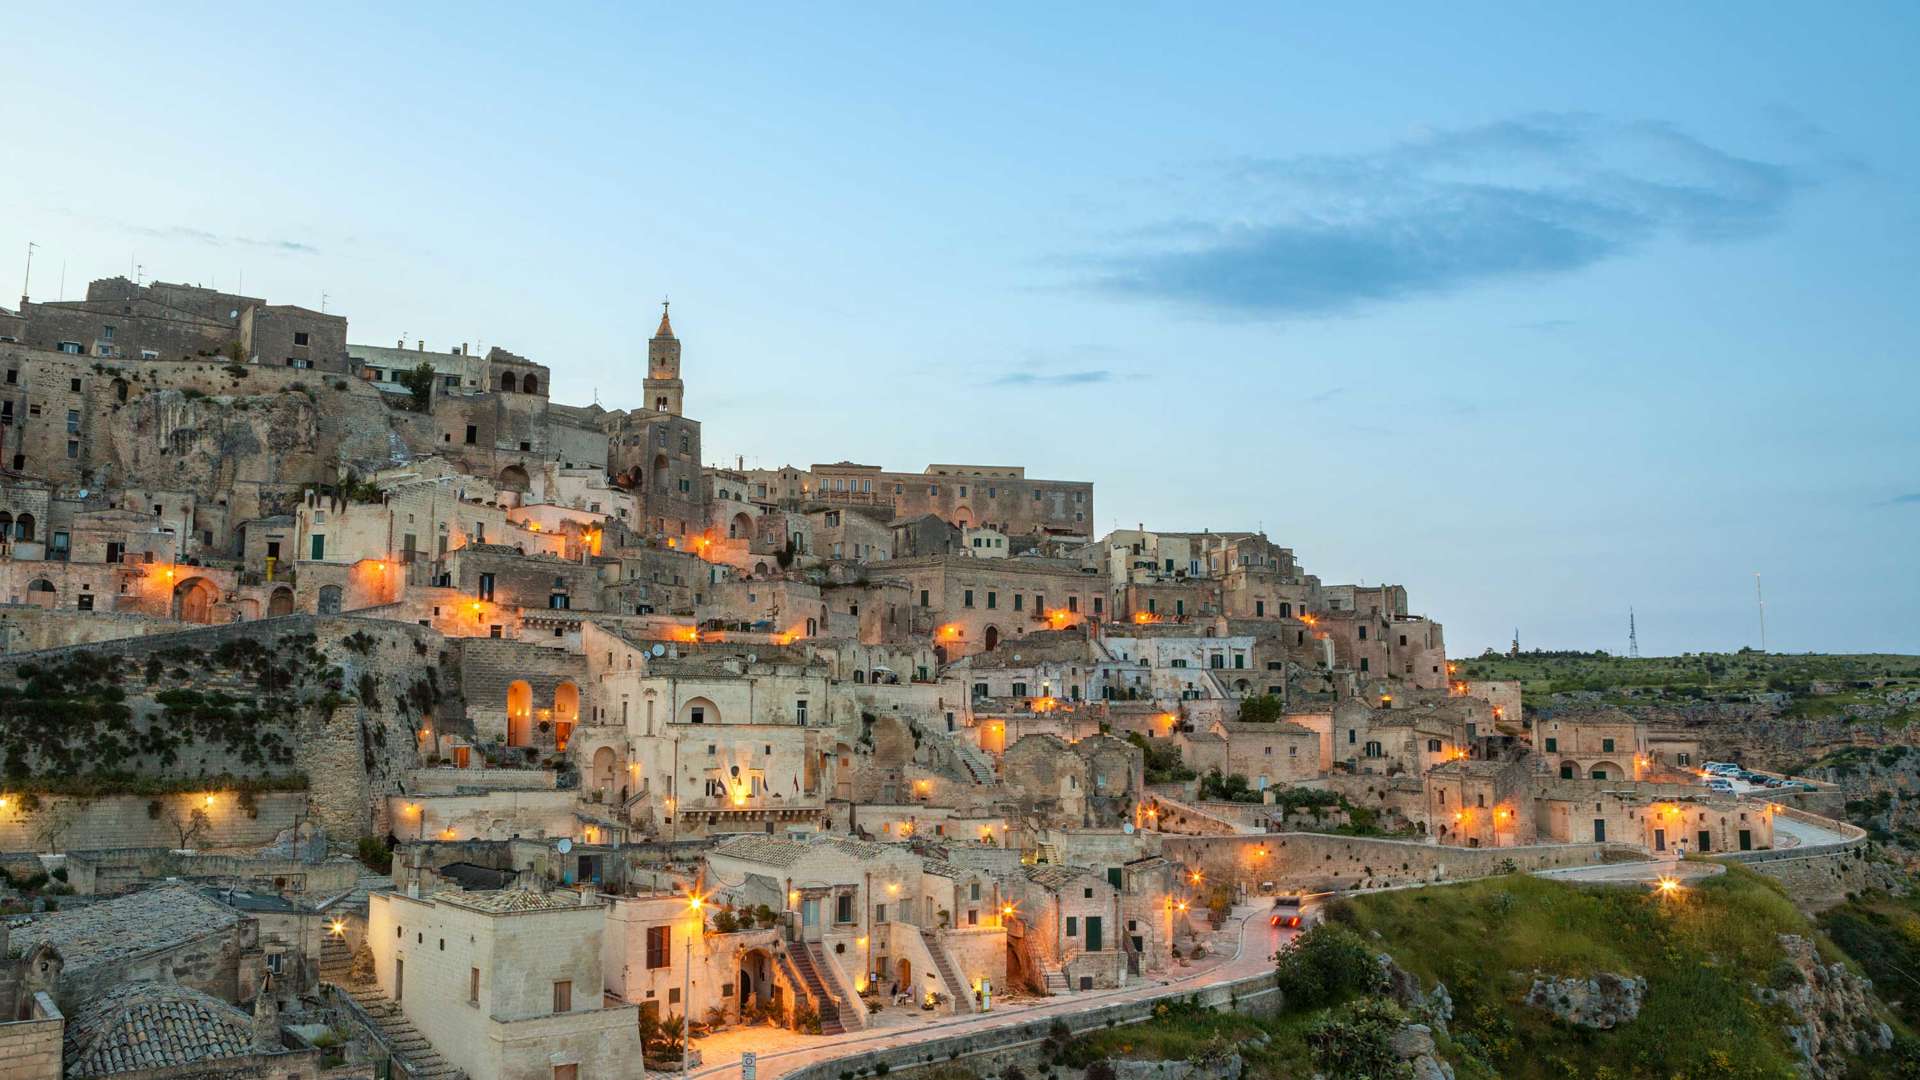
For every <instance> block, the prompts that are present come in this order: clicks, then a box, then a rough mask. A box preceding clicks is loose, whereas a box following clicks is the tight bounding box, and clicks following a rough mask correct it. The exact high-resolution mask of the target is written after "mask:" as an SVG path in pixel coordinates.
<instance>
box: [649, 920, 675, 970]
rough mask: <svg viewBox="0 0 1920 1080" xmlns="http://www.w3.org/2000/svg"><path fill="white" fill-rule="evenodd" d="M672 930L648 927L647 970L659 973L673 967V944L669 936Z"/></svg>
mask: <svg viewBox="0 0 1920 1080" xmlns="http://www.w3.org/2000/svg"><path fill="white" fill-rule="evenodd" d="M669 933H671V929H670V928H669V927H665V926H649V927H647V970H648V971H658V970H660V969H661V968H670V967H672V966H673V943H672V941H671V940H670V939H669V937H668V934H669Z"/></svg>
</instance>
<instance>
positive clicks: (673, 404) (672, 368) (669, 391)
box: [646, 300, 687, 416]
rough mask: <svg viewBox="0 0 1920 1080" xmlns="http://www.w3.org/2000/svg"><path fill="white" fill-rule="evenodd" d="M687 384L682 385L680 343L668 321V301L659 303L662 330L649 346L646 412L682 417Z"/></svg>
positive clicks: (659, 330)
mask: <svg viewBox="0 0 1920 1080" xmlns="http://www.w3.org/2000/svg"><path fill="white" fill-rule="evenodd" d="M686 389H687V388H686V384H685V383H683V382H681V381H680V339H679V338H677V337H674V336H673V324H672V323H671V322H668V321H667V301H665V300H662V301H661V302H660V328H659V329H658V330H655V331H654V332H653V339H652V340H651V341H649V342H647V382H646V392H647V408H649V409H652V410H653V411H654V412H663V413H668V414H670V415H673V416H680V415H682V413H681V411H680V410H681V405H682V401H681V399H682V397H683V395H685V393H686Z"/></svg>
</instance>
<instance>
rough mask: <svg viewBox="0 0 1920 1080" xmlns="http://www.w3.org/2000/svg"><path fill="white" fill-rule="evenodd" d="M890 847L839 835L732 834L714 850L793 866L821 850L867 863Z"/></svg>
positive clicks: (719, 852)
mask: <svg viewBox="0 0 1920 1080" xmlns="http://www.w3.org/2000/svg"><path fill="white" fill-rule="evenodd" d="M889 850H890V849H889V848H888V847H887V846H886V845H885V844H875V843H871V842H869V841H865V840H848V839H845V838H843V837H838V836H819V837H815V838H814V839H812V840H811V841H806V840H785V839H782V838H780V837H777V836H753V835H744V834H743V835H739V836H730V837H728V838H727V839H725V840H723V841H721V842H720V844H719V845H718V846H716V847H715V848H714V849H713V853H714V854H716V855H725V856H728V857H729V858H734V859H744V860H746V861H747V862H757V863H765V864H766V865H768V866H793V865H795V864H797V863H799V862H800V861H801V860H802V859H805V858H806V857H807V856H808V855H811V854H815V853H818V852H822V851H834V852H838V853H840V854H842V855H850V856H852V857H853V858H856V859H859V860H861V861H862V862H867V861H871V860H874V859H877V858H879V857H880V856H882V855H885V854H886V853H887V852H888V851H889Z"/></svg>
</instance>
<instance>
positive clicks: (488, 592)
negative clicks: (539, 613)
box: [315, 556, 493, 600]
mask: <svg viewBox="0 0 1920 1080" xmlns="http://www.w3.org/2000/svg"><path fill="white" fill-rule="evenodd" d="M315 557H316V558H317V557H318V556H315ZM475 595H477V596H479V597H480V599H482V600H491V599H493V575H492V574H481V575H480V588H479V591H478V593H476V594H475Z"/></svg>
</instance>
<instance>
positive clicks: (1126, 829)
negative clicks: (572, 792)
mask: <svg viewBox="0 0 1920 1080" xmlns="http://www.w3.org/2000/svg"><path fill="white" fill-rule="evenodd" d="M1120 831H1121V832H1123V833H1126V834H1127V835H1128V836H1132V835H1133V822H1131V821H1123V822H1121V823H1120ZM560 842H561V843H563V844H564V843H566V841H565V840H562V841H560ZM561 850H562V851H565V850H566V849H565V848H562V849H561Z"/></svg>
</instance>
